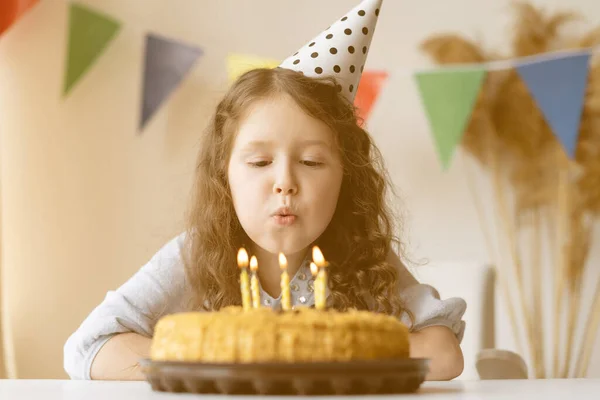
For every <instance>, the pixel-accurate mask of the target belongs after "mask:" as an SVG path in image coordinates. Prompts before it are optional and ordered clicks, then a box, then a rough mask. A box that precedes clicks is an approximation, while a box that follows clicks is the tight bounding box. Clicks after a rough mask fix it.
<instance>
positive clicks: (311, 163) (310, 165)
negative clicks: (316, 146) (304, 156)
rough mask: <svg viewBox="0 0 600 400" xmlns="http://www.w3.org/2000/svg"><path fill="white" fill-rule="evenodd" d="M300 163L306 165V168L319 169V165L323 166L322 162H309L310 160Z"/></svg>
mask: <svg viewBox="0 0 600 400" xmlns="http://www.w3.org/2000/svg"><path fill="white" fill-rule="evenodd" d="M301 163H302V164H304V165H306V166H307V167H320V166H321V165H323V163H322V162H318V161H311V160H302V161H301Z"/></svg>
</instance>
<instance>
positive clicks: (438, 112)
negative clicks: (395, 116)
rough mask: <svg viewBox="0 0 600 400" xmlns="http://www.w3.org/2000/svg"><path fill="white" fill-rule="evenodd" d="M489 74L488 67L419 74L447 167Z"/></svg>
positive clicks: (417, 74)
mask: <svg viewBox="0 0 600 400" xmlns="http://www.w3.org/2000/svg"><path fill="white" fill-rule="evenodd" d="M485 76H486V71H485V69H483V67H477V66H474V67H472V68H469V69H462V70H461V69H448V70H435V71H428V72H418V73H416V74H415V78H416V82H417V85H418V88H419V91H420V93H421V99H422V102H423V106H424V108H425V112H426V114H427V117H428V120H429V125H430V127H431V130H432V133H433V137H434V140H435V143H436V146H437V151H438V155H439V157H440V160H441V162H442V166H443V167H444V169H446V168H447V167H448V166H449V165H450V160H451V158H452V154H453V153H454V149H455V148H456V146H457V145H458V144H459V143H460V141H461V139H462V136H463V133H464V131H465V129H466V126H467V122H468V121H469V119H470V118H471V113H472V111H473V107H474V106H475V100H476V99H477V95H478V94H479V90H480V88H481V85H482V83H483V79H484V78H485Z"/></svg>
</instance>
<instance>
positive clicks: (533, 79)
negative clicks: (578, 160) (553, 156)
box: [516, 52, 591, 158]
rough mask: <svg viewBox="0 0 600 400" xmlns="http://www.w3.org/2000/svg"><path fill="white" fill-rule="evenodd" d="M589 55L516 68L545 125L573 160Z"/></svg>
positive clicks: (583, 54)
mask: <svg viewBox="0 0 600 400" xmlns="http://www.w3.org/2000/svg"><path fill="white" fill-rule="evenodd" d="M590 57H591V54H590V53H589V52H584V53H578V54H569V55H566V56H561V57H558V58H551V59H543V58H542V59H534V60H533V61H531V62H526V63H525V62H524V63H521V64H518V65H517V66H516V70H517V72H518V73H519V76H520V77H521V79H522V80H523V82H524V83H525V85H526V86H527V88H528V89H529V93H530V94H531V97H532V98H533V99H534V100H535V102H536V104H537V106H538V107H539V109H540V111H541V112H542V114H543V115H544V118H545V119H546V122H547V123H548V125H549V126H550V128H551V130H552V132H553V133H554V135H555V136H556V138H557V139H558V140H559V141H560V143H561V144H562V146H563V148H564V149H565V152H566V153H567V155H568V156H569V157H570V158H573V157H575V150H576V148H577V140H578V138H579V125H580V121H581V113H582V111H583V102H584V99H585V90H586V87H587V79H588V71H589V61H590Z"/></svg>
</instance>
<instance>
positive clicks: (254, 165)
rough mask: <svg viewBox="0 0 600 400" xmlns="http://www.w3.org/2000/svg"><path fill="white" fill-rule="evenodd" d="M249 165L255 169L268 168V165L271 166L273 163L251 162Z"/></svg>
mask: <svg viewBox="0 0 600 400" xmlns="http://www.w3.org/2000/svg"><path fill="white" fill-rule="evenodd" d="M248 164H250V165H251V166H253V167H258V168H260V167H266V166H267V165H269V164H271V161H252V162H249V163H248Z"/></svg>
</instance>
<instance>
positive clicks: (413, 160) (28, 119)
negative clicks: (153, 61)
mask: <svg viewBox="0 0 600 400" xmlns="http://www.w3.org/2000/svg"><path fill="white" fill-rule="evenodd" d="M357 2H358V0H356V1H355V0H328V1H322V0H305V1H302V2H292V1H276V0H253V1H252V2H249V1H238V0H225V1H223V0H219V1H218V2H217V1H214V0H213V1H209V0H170V1H160V0H86V1H83V3H87V4H89V5H91V6H93V7H95V8H97V9H99V10H103V11H105V12H107V13H109V14H111V15H113V16H115V17H116V18H118V19H120V20H122V21H124V26H123V30H122V31H121V33H120V34H119V36H118V37H117V39H116V40H115V41H114V42H113V43H112V44H111V45H110V47H109V48H108V50H107V52H106V53H105V54H104V55H103V56H102V58H101V59H100V60H99V62H98V63H97V64H96V65H95V66H94V68H93V69H92V70H91V71H90V72H89V73H88V75H87V76H86V77H85V78H84V79H83V80H82V81H81V82H80V83H79V84H78V85H77V87H76V88H75V90H74V91H73V92H72V93H71V95H70V96H69V97H68V98H67V99H64V100H63V99H61V98H60V93H61V87H62V86H61V85H62V76H63V65H64V57H65V46H66V43H65V40H66V29H67V10H68V9H67V5H68V3H67V2H66V1H64V0H45V1H42V2H41V3H40V4H39V5H38V6H37V7H36V8H35V9H34V10H33V12H31V13H30V14H28V15H27V16H26V18H24V19H23V20H22V21H21V22H20V23H19V24H18V26H16V27H14V29H12V30H11V31H10V32H8V33H7V34H6V35H5V36H4V37H2V38H0V135H1V146H0V152H1V153H0V160H1V176H0V177H1V180H0V182H1V186H2V191H1V196H2V197H1V210H2V215H1V216H2V219H1V224H2V225H1V232H2V265H1V267H2V274H3V276H2V284H3V285H2V290H3V291H4V293H3V301H4V306H5V307H6V310H8V311H9V312H10V314H9V315H8V316H7V315H4V317H5V318H4V321H5V323H6V325H8V326H5V329H8V330H9V331H10V334H11V335H10V336H11V337H12V339H13V341H14V350H15V354H16V357H17V369H18V376H19V377H22V378H63V377H65V374H64V372H63V370H62V346H63V343H64V341H65V340H66V338H67V336H68V335H69V334H70V333H71V332H72V331H73V330H74V329H76V327H77V326H78V324H79V323H80V322H81V320H82V319H83V318H84V317H85V316H86V315H87V314H88V313H89V312H90V311H91V309H92V308H93V307H94V306H95V305H96V304H98V302H100V301H101V300H102V298H103V296H104V295H105V293H106V291H107V290H109V289H112V288H115V287H116V286H118V285H120V284H121V283H122V282H123V281H124V280H125V279H127V278H128V277H129V276H130V275H131V274H132V273H134V271H136V270H137V269H138V268H139V267H140V266H141V265H142V263H144V262H145V261H146V260H147V259H148V258H149V257H150V256H151V255H152V254H153V252H154V251H156V250H157V249H158V247H159V246H161V245H162V244H163V243H164V242H165V241H166V240H167V239H168V238H170V237H171V236H172V235H174V234H176V233H177V232H178V230H179V229H180V226H181V225H180V224H181V220H182V212H183V207H184V205H185V202H186V199H187V195H188V192H187V191H188V187H189V184H190V181H191V172H192V169H193V163H194V158H195V154H196V150H197V146H196V143H197V140H198V136H199V134H200V130H201V129H202V127H203V125H204V123H205V122H206V119H207V115H208V113H209V112H210V108H211V106H212V105H213V104H214V102H215V100H216V99H217V97H218V95H219V93H220V91H221V90H222V89H223V85H222V84H223V83H224V82H225V79H226V74H225V64H224V59H225V56H226V55H227V52H229V51H231V52H245V53H251V54H256V55H262V56H265V57H273V58H279V59H281V58H283V57H285V56H287V55H288V54H289V53H290V52H293V51H295V50H296V48H297V47H299V46H300V45H302V44H304V43H305V42H306V41H307V40H308V39H309V38H311V37H312V36H313V35H314V34H316V33H318V32H319V31H320V30H322V29H323V28H325V27H327V26H328V25H330V23H331V22H332V21H333V20H334V19H336V18H337V17H338V16H341V15H342V14H343V13H344V12H345V11H346V10H347V9H350V8H351V7H352V6H353V5H354V4H357ZM539 2H540V3H541V2H542V0H539ZM491 3H494V6H493V7H490V6H488V5H486V4H491ZM544 3H546V4H554V5H560V4H561V3H564V4H567V2H566V1H563V2H561V1H559V0H553V1H549V0H546V1H544ZM507 4H508V2H506V1H494V2H491V1H489V2H484V1H477V0H452V1H450V0H449V1H443V2H442V1H439V0H421V1H419V2H406V1H396V0H394V1H391V0H387V1H386V2H385V4H384V8H383V10H382V14H381V17H380V23H379V26H378V27H377V33H376V38H375V40H374V42H373V47H372V50H371V53H370V59H369V63H368V65H367V68H384V69H387V70H388V71H390V73H391V74H392V78H391V80H390V82H389V84H388V85H387V86H386V87H385V89H384V91H383V93H382V95H381V98H380V102H379V104H378V106H377V107H376V108H375V110H374V111H373V114H372V118H371V120H370V122H369V127H370V129H371V130H372V132H373V134H374V136H375V137H376V140H377V141H378V143H379V144H380V145H381V148H382V150H383V153H384V155H385V157H386V159H387V161H388V166H389V167H390V169H391V172H392V176H393V178H394V181H395V183H396V184H397V185H398V188H399V192H400V194H401V195H402V196H403V199H404V205H405V206H406V207H407V208H406V212H407V218H408V219H407V235H408V236H407V239H408V240H409V250H410V251H411V255H412V257H413V258H417V259H419V258H424V257H426V258H428V259H429V260H431V261H436V260H475V261H482V262H484V261H486V260H487V254H486V251H485V247H484V241H483V238H482V237H481V234H480V231H479V225H478V223H477V219H476V214H475V211H473V209H472V203H471V198H470V195H469V192H468V190H467V186H466V184H465V181H464V179H463V176H464V174H463V171H462V170H461V166H460V164H456V165H455V166H454V167H453V168H452V169H451V170H450V171H449V172H448V173H445V174H443V173H441V172H440V168H439V163H438V162H437V159H436V157H435V153H434V150H433V146H432V143H431V140H430V137H429V134H428V132H427V124H426V121H425V119H424V117H423V114H422V110H421V108H420V105H419V99H418V97H417V96H416V93H415V90H414V86H413V83H412V81H411V79H410V70H411V69H412V68H415V67H417V66H423V65H425V60H424V58H423V57H422V56H421V55H420V54H419V53H418V52H417V51H416V47H417V44H418V42H419V41H420V40H422V39H423V38H425V37H426V36H427V35H429V34H431V33H433V32H437V31H440V30H446V29H451V30H458V31H462V32H465V33H467V34H480V35H481V37H483V38H484V39H485V40H486V43H488V44H490V45H503V44H504V43H505V42H504V39H503V35H504V34H505V32H506V30H505V29H506V23H507V22H508V13H506V12H505V11H506V5H507ZM570 4H571V5H572V6H573V7H577V8H580V9H581V10H583V11H584V12H586V14H587V15H600V3H597V2H596V1H595V0H571V1H570ZM434 7H435V8H434ZM488 7H489V8H488ZM433 10H438V12H439V14H438V15H434V12H433ZM465 10H469V11H470V12H471V14H470V15H467V13H466V12H465ZM599 22H600V21H599ZM148 30H152V31H154V32H157V33H160V34H163V35H166V36H170V37H173V38H178V39H181V40H183V41H187V42H191V43H195V44H196V45H198V46H200V47H202V48H203V49H204V50H205V52H206V53H205V56H204V57H203V58H202V59H201V60H200V62H199V63H198V65H197V67H196V68H194V69H193V71H192V73H191V75H190V76H189V77H188V78H187V79H186V80H185V82H184V84H183V85H182V86H181V87H180V89H179V90H178V91H177V92H176V93H175V94H174V96H172V98H171V99H170V100H169V102H168V103H167V104H166V105H165V106H164V107H163V108H162V109H161V110H160V111H159V113H158V114H156V115H155V117H154V119H153V120H152V121H151V123H150V124H149V125H148V127H147V129H146V130H145V132H144V133H143V135H137V134H136V126H137V121H138V110H139V104H140V91H141V89H140V82H141V79H142V75H141V71H142V57H143V54H142V48H143V47H142V44H143V38H144V36H143V35H144V32H146V31H148ZM594 257H596V258H595V259H596V260H597V259H598V258H597V257H598V250H595V253H594ZM500 311H501V313H503V310H502V308H501V310H500ZM503 315H504V314H501V315H500V317H499V321H500V322H501V323H500V326H499V332H500V334H507V335H510V330H509V329H507V328H506V326H503V322H504V323H506V318H505V317H504V316H503ZM6 317H7V318H6ZM498 341H499V344H500V346H502V347H508V348H514V342H513V340H512V338H510V337H504V338H502V337H500V338H499V339H498ZM595 354H596V355H599V354H600V348H597V349H596V352H595ZM590 376H597V377H598V376H600V361H598V357H594V361H592V368H591V373H590Z"/></svg>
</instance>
